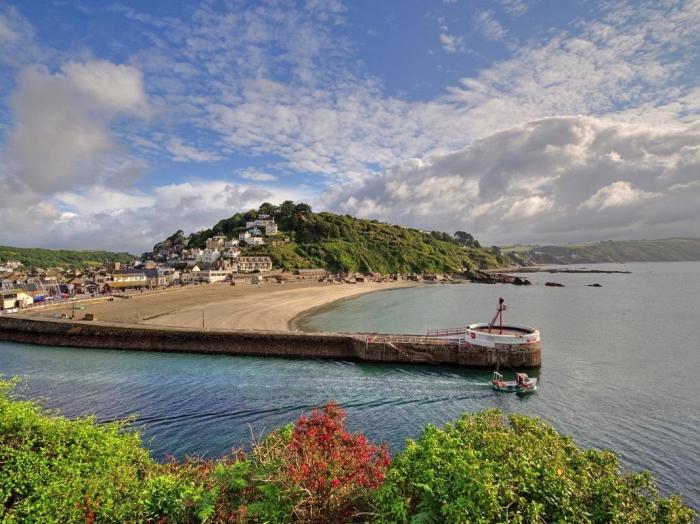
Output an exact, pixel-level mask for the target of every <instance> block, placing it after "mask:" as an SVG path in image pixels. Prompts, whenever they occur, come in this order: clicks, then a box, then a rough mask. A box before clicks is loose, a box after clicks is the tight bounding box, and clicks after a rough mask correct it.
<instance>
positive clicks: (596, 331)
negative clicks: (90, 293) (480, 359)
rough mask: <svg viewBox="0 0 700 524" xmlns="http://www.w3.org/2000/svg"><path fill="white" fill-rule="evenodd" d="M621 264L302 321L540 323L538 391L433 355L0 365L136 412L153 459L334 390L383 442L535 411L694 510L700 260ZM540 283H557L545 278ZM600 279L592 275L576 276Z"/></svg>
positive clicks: (441, 291) (4, 360)
mask: <svg viewBox="0 0 700 524" xmlns="http://www.w3.org/2000/svg"><path fill="white" fill-rule="evenodd" d="M594 267H595V269H622V270H629V271H632V274H629V275H623V274H616V275H591V274H583V275H574V274H556V275H550V274H546V273H536V274H531V275H528V278H530V279H531V280H532V281H533V283H534V284H535V285H533V286H528V287H516V286H504V285H480V284H463V285H433V286H428V287H421V288H408V289H400V290H394V291H388V292H382V293H374V294H369V295H365V296H361V297H359V298H356V299H353V300H349V301H345V302H342V303H340V304H338V305H337V306H335V307H333V308H331V309H329V310H326V311H324V312H321V313H318V314H316V315H315V316H313V317H311V318H310V319H307V320H306V322H305V325H306V327H307V328H308V329H316V330H327V331H384V332H402V333H424V332H425V330H426V329H427V328H433V327H450V326H458V325H463V324H466V323H470V322H480V321H488V320H489V319H490V317H491V316H492V314H493V310H494V309H495V307H496V302H497V299H498V297H499V296H503V297H505V298H506V300H507V302H508V304H509V309H508V311H507V313H506V321H510V322H517V323H524V324H530V325H534V326H536V327H538V328H539V329H540V330H541V331H542V348H543V365H542V367H541V369H540V370H539V371H537V372H535V373H533V374H534V375H536V376H539V378H540V388H539V391H538V392H537V393H536V394H534V395H531V396H529V397H525V398H520V397H517V396H515V395H509V394H499V393H496V392H494V391H492V390H491V389H490V384H489V381H490V373H489V372H487V371H485V372H474V371H465V370H460V369H456V368H446V367H429V366H394V365H373V364H358V363H350V362H338V361H321V360H286V359H263V358H253V357H227V356H212V355H182V354H167V353H139V352H128V351H107V350H85V349H70V348H68V349H67V348H50V347H39V346H31V345H21V344H12V343H0V373H2V374H4V375H6V376H7V375H18V374H19V375H23V376H25V377H26V382H25V385H24V387H23V394H24V395H26V396H28V397H31V398H39V399H40V400H41V401H42V403H43V404H44V405H46V406H48V407H51V408H58V409H60V410H61V412H62V413H64V414H65V415H68V416H77V415H85V414H91V413H95V414H96V415H97V417H98V418H99V419H100V420H112V419H115V418H121V417H124V416H127V415H136V425H138V426H139V427H140V428H142V431H143V434H144V437H145V438H146V440H147V444H148V445H149V447H150V448H151V449H152V450H153V451H154V453H155V454H156V456H158V457H162V456H164V455H165V454H167V453H172V454H175V455H177V456H183V455H185V454H191V455H192V454H196V455H206V456H218V455H221V454H223V453H226V452H227V451H228V450H229V449H230V448H231V447H234V446H238V445H241V444H243V445H245V444H248V443H249V442H250V441H251V434H255V435H258V434H260V433H261V432H264V431H266V430H269V429H271V428H274V427H276V426H279V425H281V424H284V423H286V422H289V421H292V420H294V419H295V418H296V417H297V416H298V415H299V414H300V413H301V412H302V411H304V410H308V409H310V408H311V407H312V406H314V405H319V404H322V403H324V402H325V401H327V400H329V399H334V400H336V401H338V402H339V403H341V404H342V405H343V406H344V407H345V408H346V409H347V411H348V414H349V417H348V422H349V424H350V426H351V427H352V428H353V429H355V430H363V431H365V432H366V433H367V434H368V435H369V436H370V437H371V438H373V439H375V440H385V441H387V442H389V444H390V445H391V448H392V449H393V450H399V449H401V447H402V446H403V442H404V440H405V438H406V437H416V436H418V435H419V433H420V431H421V428H422V427H423V426H424V425H425V424H427V423H435V424H443V423H445V422H447V421H450V420H453V419H454V418H456V417H458V416H459V415H460V414H461V413H464V412H471V411H476V410H480V409H483V408H488V407H498V408H500V409H502V410H504V411H506V412H509V411H518V412H523V413H527V414H532V415H538V416H541V417H543V418H545V419H546V420H548V421H549V422H551V423H552V424H553V425H554V426H555V427H556V428H557V429H558V430H559V431H561V432H563V433H565V434H569V435H572V436H573V437H574V439H575V440H576V441H577V442H578V443H579V444H581V445H585V446H592V447H598V448H609V449H612V450H615V451H617V452H619V453H620V454H621V455H622V458H623V462H624V465H625V467H628V468H632V469H646V470H650V471H651V472H652V473H653V474H654V476H655V478H656V479H657V480H658V482H659V485H660V487H661V489H662V490H663V491H664V492H665V493H668V492H678V493H681V494H682V495H683V496H684V497H685V499H686V500H687V501H688V502H689V503H691V504H692V505H693V506H695V507H696V508H700V407H699V405H698V391H700V388H698V386H697V385H698V384H700V263H658V264H657V263H648V264H626V265H614V266H613V265H609V266H608V265H606V266H603V265H597V266H594ZM547 280H551V281H556V282H561V283H563V284H565V285H566V287H564V288H549V287H545V286H544V285H543V284H544V282H545V281H547ZM594 282H598V283H600V284H602V286H603V287H602V288H592V287H586V284H591V283H594Z"/></svg>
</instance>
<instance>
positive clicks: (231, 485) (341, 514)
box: [0, 381, 694, 524]
mask: <svg viewBox="0 0 700 524" xmlns="http://www.w3.org/2000/svg"><path fill="white" fill-rule="evenodd" d="M13 387H14V381H11V382H7V381H0V522H2V523H19V522H22V523H25V522H27V523H54V522H55V523H74V522H75V523H78V522H81V523H91V522H100V523H102V522H105V523H112V522H113V523H122V522H146V523H149V522H150V523H160V524H166V523H168V524H172V523H204V522H206V523H225V522H238V523H291V522H315V523H331V522H332V523H336V522H338V523H342V522H366V521H369V520H375V521H376V522H392V523H393V522H398V523H401V522H411V523H416V524H417V523H420V522H440V523H441V522H449V523H461V522H465V523H466V522H475V523H476V522H482V523H486V522H586V523H588V522H625V523H628V522H629V523H652V522H659V523H689V522H691V521H692V520H693V517H694V513H693V512H692V511H691V510H690V509H689V508H687V507H685V506H684V505H683V503H682V501H681V500H680V499H679V498H677V497H670V498H661V497H659V495H658V494H657V492H656V489H655V487H654V484H653V482H652V480H651V477H650V476H649V475H648V474H622V473H621V472H620V465H619V461H618V458H617V456H616V455H614V454H613V453H610V452H602V451H592V450H587V451H586V450H580V449H578V448H577V447H576V446H575V445H574V444H573V442H572V441H571V440H570V439H568V438H565V437H561V436H559V435H558V434H557V433H556V431H554V430H553V429H552V428H551V427H550V426H549V425H547V424H546V423H544V422H542V421H541V420H538V419H531V418H527V417H523V416H516V415H513V416H511V417H510V418H509V420H510V423H509V424H507V423H505V422H504V420H503V417H502V416H501V414H500V413H499V412H498V411H486V412H483V413H479V414H476V415H465V416H464V417H462V418H461V419H459V420H458V421H457V422H456V423H455V424H454V425H447V426H445V428H444V429H438V428H436V427H434V426H428V427H427V428H426V429H425V431H424V432H423V435H422V436H421V437H420V439H419V440H418V441H416V442H414V441H408V443H407V446H406V449H405V450H404V451H403V452H402V453H400V454H399V455H397V456H396V458H395V459H394V460H393V462H391V464H390V465H389V458H388V456H387V455H386V452H385V450H384V448H383V447H378V446H375V445H373V444H372V443H370V442H368V441H367V440H366V439H365V437H364V436H363V435H362V434H350V433H348V432H347V431H346V430H345V427H344V416H343V413H342V411H341V410H340V408H339V407H337V406H335V405H334V404H329V405H328V406H326V408H325V409H324V410H323V411H316V412H314V413H312V415H311V416H310V417H300V419H299V420H298V421H297V423H296V425H291V424H290V425H288V426H285V427H283V428H280V429H278V430H276V431H273V432H272V433H270V434H269V435H268V436H267V437H266V438H265V439H263V440H262V441H261V442H259V443H257V444H255V445H254V446H253V449H252V450H251V452H250V453H247V454H246V453H244V452H243V451H242V450H239V451H236V452H234V453H232V454H230V455H228V456H226V457H224V458H222V459H219V460H216V461H212V460H198V459H187V460H185V461H184V462H177V461H175V460H172V461H169V462H166V463H165V464H160V463H158V462H156V461H154V460H153V459H152V458H151V457H150V455H149V452H148V451H146V450H145V449H144V448H143V447H142V445H141V441H140V438H139V435H138V434H137V433H135V432H133V431H126V430H125V429H124V423H123V422H122V423H110V424H96V422H95V420H94V419H93V418H81V419H76V420H67V419H65V418H62V417H59V416H57V415H55V414H52V413H50V412H47V411H45V410H43V409H41V408H40V407H38V406H37V405H36V404H35V403H33V402H29V401H22V400H17V399H16V398H14V396H13V394H12V388H13ZM387 466H388V469H387Z"/></svg>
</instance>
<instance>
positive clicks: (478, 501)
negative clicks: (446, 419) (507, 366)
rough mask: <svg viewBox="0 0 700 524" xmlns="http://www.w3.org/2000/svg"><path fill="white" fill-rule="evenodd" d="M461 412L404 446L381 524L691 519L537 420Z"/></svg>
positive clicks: (674, 500)
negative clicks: (442, 426)
mask: <svg viewBox="0 0 700 524" xmlns="http://www.w3.org/2000/svg"><path fill="white" fill-rule="evenodd" d="M508 422H509V423H507V422H506V421H504V419H503V416H502V415H501V413H500V412H499V411H498V410H488V411H484V412H482V413H477V414H474V415H464V416H463V417H462V418H460V419H459V420H458V421H457V422H455V423H454V424H448V425H446V426H445V427H444V428H443V429H439V428H437V427H435V426H432V425H431V426H428V427H426V428H425V430H424V431H423V434H422V435H421V436H420V438H419V439H418V440H417V441H411V440H409V441H408V442H407V446H406V449H405V450H404V451H403V452H402V453H400V454H398V455H397V456H396V457H395V458H394V460H393V462H392V465H391V467H390V469H389V471H388V473H387V476H386V480H385V482H384V484H383V486H382V487H381V488H380V490H379V492H378V495H377V498H376V510H377V515H378V516H377V518H376V521H377V522H399V523H401V522H411V523H419V522H450V523H455V524H457V523H487V522H580V523H598V522H600V523H603V522H619V523H622V522H624V523H640V524H642V523H652V522H663V523H689V522H692V520H693V517H694V513H693V512H692V510H690V509H689V508H687V507H685V506H684V505H683V503H682V501H681V500H680V499H679V498H678V497H675V496H674V497H670V498H661V497H659V495H658V493H657V491H656V489H655V486H654V483H653V481H652V479H651V477H650V476H649V474H647V473H622V472H621V469H620V463H619V459H618V457H617V455H615V454H614V453H612V452H609V451H596V450H582V449H579V448H578V447H576V445H575V444H574V443H573V441H572V440H571V439H570V438H568V437H562V436H560V435H559V434H558V433H557V432H556V431H555V430H554V429H553V428H552V427H551V426H550V425H548V424H547V423H546V422H544V421H542V420H540V419H533V418H529V417H525V416H521V415H511V416H509V417H508Z"/></svg>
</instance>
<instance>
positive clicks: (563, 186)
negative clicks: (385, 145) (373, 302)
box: [324, 117, 700, 243]
mask: <svg viewBox="0 0 700 524" xmlns="http://www.w3.org/2000/svg"><path fill="white" fill-rule="evenodd" d="M610 151H615V152H616V155H615V156H614V158H613V157H612V156H611V155H610ZM699 172H700V125H681V126H678V127H675V128H656V127H649V126H640V125H629V124H620V123H617V122H614V121H611V120H605V119H597V118H591V117H557V118H547V119H543V120H536V121H532V122H529V123H527V124H524V125H522V126H519V127H516V128H513V129H510V130H507V131H503V132H499V133H496V134H493V135H491V136H488V137H485V138H483V139H480V140H477V141H475V142H474V143H473V144H471V145H470V146H467V147H466V148H464V149H462V150H461V151H458V152H455V153H450V154H442V155H434V156H431V157H428V158H426V159H424V160H422V161H413V162H408V163H405V164H403V165H399V166H397V167H394V168H390V169H387V170H386V171H385V172H384V173H383V174H382V175H381V176H378V177H366V178H365V179H364V180H362V181H360V182H356V183H354V184H348V185H347V186H345V187H342V188H334V189H331V190H329V191H328V192H327V193H326V195H325V196H324V199H325V200H324V202H325V204H326V206H328V207H329V208H331V209H335V210H338V211H339V212H342V213H351V214H359V215H362V216H368V217H373V218H379V219H383V220H387V221H389V222H395V223H402V224H408V225H411V226H414V227H424V228H430V229H441V230H447V231H454V230H457V229H462V230H465V231H470V232H472V233H473V234H475V235H476V236H477V237H479V238H481V239H483V240H485V241H486V242H488V243H496V242H499V243H507V242H519V241H530V242H563V241H577V240H602V239H606V238H613V237H617V238H620V237H623V238H624V237H626V238H631V237H632V238H633V237H637V238H641V237H646V238H649V237H651V236H670V235H681V234H682V235H689V236H690V235H697V221H698V220H699V219H700V215H699V212H698V209H700V186H696V185H693V184H694V182H695V181H697V178H698V174H697V173H699ZM679 184H686V186H684V187H685V188H686V190H685V191H674V188H677V187H680V186H679ZM687 184H690V185H687ZM590 195H593V196H590ZM582 200H583V202H582Z"/></svg>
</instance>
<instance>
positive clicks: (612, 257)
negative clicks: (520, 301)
mask: <svg viewBox="0 0 700 524" xmlns="http://www.w3.org/2000/svg"><path fill="white" fill-rule="evenodd" d="M502 249H503V251H504V252H505V253H508V254H509V255H510V256H511V257H513V258H516V257H517V258H519V259H521V260H522V261H524V262H529V263H535V264H581V263H583V264H591V263H597V262H680V261H689V260H700V239H699V238H664V239H660V240H606V241H604V242H597V243H589V244H564V245H561V246H509V247H504V248H502Z"/></svg>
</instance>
